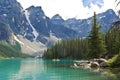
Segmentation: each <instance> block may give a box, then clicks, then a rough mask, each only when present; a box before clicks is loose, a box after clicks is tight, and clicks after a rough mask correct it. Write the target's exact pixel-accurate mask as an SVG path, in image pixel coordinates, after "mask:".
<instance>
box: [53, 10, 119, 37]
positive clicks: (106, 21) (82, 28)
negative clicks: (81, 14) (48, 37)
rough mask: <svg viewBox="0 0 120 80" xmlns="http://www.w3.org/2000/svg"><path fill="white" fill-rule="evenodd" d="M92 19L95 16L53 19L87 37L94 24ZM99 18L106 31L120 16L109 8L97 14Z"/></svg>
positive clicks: (103, 29) (55, 22)
mask: <svg viewBox="0 0 120 80" xmlns="http://www.w3.org/2000/svg"><path fill="white" fill-rule="evenodd" d="M59 16H60V15H59ZM56 17H58V16H56ZM92 19H93V17H90V18H88V19H75V18H71V19H67V20H65V21H63V19H61V18H59V19H56V18H55V16H54V17H53V18H52V19H51V20H52V22H53V23H54V24H59V25H61V24H62V25H64V26H65V27H67V28H70V29H73V30H75V31H77V32H78V33H79V34H80V36H81V37H86V36H87V35H88V32H89V31H90V29H91V26H92ZM97 19H98V21H99V23H100V24H101V25H102V30H101V31H102V32H106V31H107V30H108V29H109V28H110V26H111V24H112V23H113V22H114V21H116V20H118V19H119V17H118V16H117V15H116V14H115V12H114V11H113V10H112V9H109V10H107V11H106V12H103V13H100V14H97Z"/></svg>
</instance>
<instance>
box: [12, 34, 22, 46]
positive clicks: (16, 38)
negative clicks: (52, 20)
mask: <svg viewBox="0 0 120 80" xmlns="http://www.w3.org/2000/svg"><path fill="white" fill-rule="evenodd" d="M13 36H14V39H15V41H17V42H18V43H19V44H21V45H24V43H23V42H22V41H20V40H19V39H18V37H17V36H15V35H13Z"/></svg>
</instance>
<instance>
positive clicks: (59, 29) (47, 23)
mask: <svg viewBox="0 0 120 80" xmlns="http://www.w3.org/2000/svg"><path fill="white" fill-rule="evenodd" d="M0 23H6V24H8V25H9V26H10V28H11V30H12V31H13V38H14V40H15V41H17V42H19V43H20V45H21V48H22V49H21V50H22V52H24V53H26V54H28V53H29V54H30V55H37V54H40V55H41V53H43V51H44V50H45V49H46V47H47V46H51V45H52V44H54V43H55V42H57V41H58V40H62V39H69V38H74V37H77V36H78V35H79V34H78V33H77V32H76V31H74V30H72V29H70V28H67V27H65V26H64V25H57V24H53V23H52V21H51V19H49V17H47V16H46V15H45V13H44V11H43V10H42V8H41V7H35V6H30V7H29V8H27V9H26V10H23V8H22V6H21V5H20V3H18V2H17V1H16V0H0Z"/></svg>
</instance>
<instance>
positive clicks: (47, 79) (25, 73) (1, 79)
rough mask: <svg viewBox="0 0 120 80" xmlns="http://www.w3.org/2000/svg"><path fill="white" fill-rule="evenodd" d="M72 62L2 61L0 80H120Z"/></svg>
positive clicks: (112, 75)
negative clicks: (75, 66) (74, 66)
mask: <svg viewBox="0 0 120 80" xmlns="http://www.w3.org/2000/svg"><path fill="white" fill-rule="evenodd" d="M72 64H73V63H72V61H68V60H63V61H60V62H55V61H51V60H42V59H3V60H0V80H120V78H118V77H116V76H115V75H114V74H109V75H108V74H105V73H99V72H93V71H90V70H88V69H80V68H77V69H75V68H73V67H71V65H72Z"/></svg>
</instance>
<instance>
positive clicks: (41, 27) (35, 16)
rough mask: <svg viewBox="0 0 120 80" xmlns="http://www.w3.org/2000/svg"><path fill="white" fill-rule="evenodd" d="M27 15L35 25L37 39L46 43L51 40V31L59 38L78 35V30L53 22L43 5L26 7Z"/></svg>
mask: <svg viewBox="0 0 120 80" xmlns="http://www.w3.org/2000/svg"><path fill="white" fill-rule="evenodd" d="M25 15H26V19H27V21H28V22H29V24H30V26H31V27H33V34H34V35H35V39H36V40H37V41H40V42H42V43H44V44H47V43H48V42H49V40H50V36H51V33H52V36H54V37H56V38H58V39H68V38H73V37H76V35H78V34H77V32H75V31H74V30H72V29H69V28H66V27H65V26H64V25H57V24H53V23H52V21H51V19H49V17H47V16H46V15H45V13H44V12H43V10H42V8H41V7H34V6H31V7H29V8H27V9H26V11H25ZM68 33H69V34H68Z"/></svg>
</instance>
